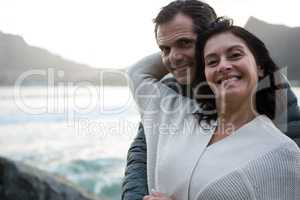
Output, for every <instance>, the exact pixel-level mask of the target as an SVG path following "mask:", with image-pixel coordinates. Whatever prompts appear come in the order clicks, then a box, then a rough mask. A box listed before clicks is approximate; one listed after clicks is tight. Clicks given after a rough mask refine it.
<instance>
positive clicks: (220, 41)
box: [204, 32, 262, 100]
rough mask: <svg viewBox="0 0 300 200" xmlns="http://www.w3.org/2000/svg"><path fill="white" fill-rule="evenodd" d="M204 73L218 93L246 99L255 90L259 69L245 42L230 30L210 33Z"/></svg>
mask: <svg viewBox="0 0 300 200" xmlns="http://www.w3.org/2000/svg"><path fill="white" fill-rule="evenodd" d="M204 61H205V77H206V79H207V81H208V84H209V86H210V88H211V89H212V90H213V92H214V93H215V95H216V96H217V98H218V97H220V95H221V96H222V97H226V99H228V98H229V99H230V98H234V99H235V100H237V99H240V100H245V98H246V99H247V98H251V97H252V95H253V94H255V91H256V86H257V82H258V71H259V73H260V74H261V73H262V72H261V70H260V67H259V66H257V65H256V62H255V59H254V56H253V54H252V53H251V51H250V50H249V48H248V47H247V45H246V43H245V42H244V41H243V40H242V39H240V38H239V37H237V36H235V35H233V34H232V33H230V32H225V33H220V34H217V35H215V36H213V37H211V38H210V39H209V40H208V41H207V43H206V45H205V47H204Z"/></svg>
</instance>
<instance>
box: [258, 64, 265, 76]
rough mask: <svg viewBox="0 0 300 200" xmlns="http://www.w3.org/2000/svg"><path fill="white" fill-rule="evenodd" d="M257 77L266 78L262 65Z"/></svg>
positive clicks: (259, 67)
mask: <svg viewBox="0 0 300 200" xmlns="http://www.w3.org/2000/svg"><path fill="white" fill-rule="evenodd" d="M257 75H258V77H259V78H262V77H264V69H263V68H262V67H261V66H260V65H258V66H257Z"/></svg>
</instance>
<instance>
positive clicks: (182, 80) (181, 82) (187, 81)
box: [176, 78, 191, 85]
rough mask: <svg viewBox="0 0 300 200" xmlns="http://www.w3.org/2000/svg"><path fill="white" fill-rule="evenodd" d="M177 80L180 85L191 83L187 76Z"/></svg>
mask: <svg viewBox="0 0 300 200" xmlns="http://www.w3.org/2000/svg"><path fill="white" fill-rule="evenodd" d="M176 81H177V82H178V83H179V84H180V85H190V82H191V81H190V80H187V79H186V78H176Z"/></svg>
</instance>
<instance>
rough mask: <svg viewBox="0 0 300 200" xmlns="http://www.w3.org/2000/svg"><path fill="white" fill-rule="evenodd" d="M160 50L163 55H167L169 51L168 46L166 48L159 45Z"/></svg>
mask: <svg viewBox="0 0 300 200" xmlns="http://www.w3.org/2000/svg"><path fill="white" fill-rule="evenodd" d="M160 50H161V52H162V54H163V55H168V54H169V52H170V48H168V47H161V48H160Z"/></svg>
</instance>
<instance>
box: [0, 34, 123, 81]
mask: <svg viewBox="0 0 300 200" xmlns="http://www.w3.org/2000/svg"><path fill="white" fill-rule="evenodd" d="M122 72H123V71H122V70H111V69H96V68H92V67H90V66H88V65H84V64H80V63H76V62H74V61H70V60H67V59H64V58H62V57H61V56H58V55H55V54H53V53H51V52H49V51H47V50H46V49H42V48H39V47H34V46H30V45H28V44H27V43H26V42H25V41H24V39H23V38H22V37H20V36H17V35H12V34H5V33H2V32H0V85H14V84H15V82H16V80H17V79H18V78H19V80H20V83H21V84H22V85H47V84H48V81H49V83H50V84H51V83H52V81H53V82H54V84H71V83H72V84H74V85H75V84H79V83H81V82H84V81H85V82H89V83H91V84H97V85H99V84H105V85H125V84H126V80H125V78H124V76H122V77H120V76H121V75H120V73H122ZM23 79H24V80H23Z"/></svg>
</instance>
